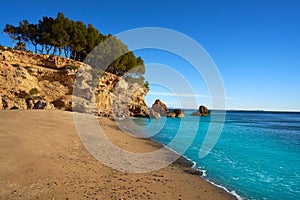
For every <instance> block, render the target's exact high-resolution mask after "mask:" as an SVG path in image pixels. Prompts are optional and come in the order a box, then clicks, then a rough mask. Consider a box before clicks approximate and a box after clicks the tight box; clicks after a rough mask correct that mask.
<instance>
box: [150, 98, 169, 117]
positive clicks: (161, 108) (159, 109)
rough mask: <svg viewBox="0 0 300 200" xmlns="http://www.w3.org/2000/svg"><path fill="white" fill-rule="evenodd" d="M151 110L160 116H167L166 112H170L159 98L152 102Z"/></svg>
mask: <svg viewBox="0 0 300 200" xmlns="http://www.w3.org/2000/svg"><path fill="white" fill-rule="evenodd" d="M151 110H153V111H154V112H156V113H159V114H160V116H167V114H168V113H169V112H170V111H169V109H168V107H167V106H166V104H164V103H163V102H162V101H161V100H160V99H156V100H155V102H154V104H152V107H151ZM151 110H150V111H151Z"/></svg>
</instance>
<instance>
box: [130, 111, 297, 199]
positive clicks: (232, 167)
mask: <svg viewBox="0 0 300 200" xmlns="http://www.w3.org/2000/svg"><path fill="white" fill-rule="evenodd" d="M172 109H173V108H172ZM193 111H195V110H189V109H188V110H186V109H185V117H184V118H161V119H159V120H151V119H147V118H134V119H133V120H134V121H135V123H136V124H137V125H139V126H141V127H143V128H142V129H143V131H144V132H145V133H147V134H149V135H150V136H151V137H150V138H151V139H153V140H155V141H157V142H159V143H161V144H163V145H165V146H167V147H168V148H170V149H172V150H174V151H175V152H182V149H183V146H185V145H186V144H185V142H184V141H185V139H186V140H191V138H189V137H192V136H191V135H193V134H192V133H193V132H195V135H193V137H194V138H192V143H191V144H190V145H189V147H188V148H187V149H186V151H185V152H184V153H183V156H184V157H186V158H187V159H189V160H190V161H192V162H193V163H195V166H194V167H195V168H196V169H198V170H201V171H202V172H203V177H204V178H205V179H206V180H208V181H209V182H211V183H213V184H215V185H217V186H219V187H222V188H224V189H225V190H226V191H228V192H229V193H232V194H234V195H235V196H236V197H238V198H239V199H299V198H300V174H299V168H300V113H299V112H291V111H285V112H282V111H249V110H246V111H241V110H227V111H226V118H225V121H224V126H223V130H222V132H221V134H220V137H219V138H218V141H217V143H216V145H215V146H214V147H213V149H212V150H211V151H210V152H209V153H208V154H207V155H206V156H205V157H204V158H200V157H199V150H200V148H201V145H202V142H203V140H204V137H205V136H206V134H207V130H208V127H209V126H211V127H212V130H214V129H213V128H214V123H216V124H218V123H223V121H222V116H221V115H220V118H218V111H212V115H213V116H214V117H195V116H189V115H190V114H191V113H192V112H193ZM210 124H211V125H210ZM182 125H183V126H182ZM155 127H162V128H161V130H159V131H158V132H156V133H154V131H157V128H155ZM195 127H197V130H195ZM177 134H180V135H183V136H181V137H179V138H180V139H178V138H177V137H176V135H177ZM185 137H186V138H185Z"/></svg>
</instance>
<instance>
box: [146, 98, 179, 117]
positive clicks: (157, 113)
mask: <svg viewBox="0 0 300 200" xmlns="http://www.w3.org/2000/svg"><path fill="white" fill-rule="evenodd" d="M165 116H166V117H184V111H183V110H179V109H175V110H174V111H173V112H171V111H170V110H169V108H168V107H167V106H166V104H164V103H163V102H162V101H161V100H160V99H156V100H155V102H154V103H153V104H152V107H151V109H150V117H151V118H154V119H159V118H160V117H165Z"/></svg>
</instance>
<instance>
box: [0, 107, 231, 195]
mask: <svg viewBox="0 0 300 200" xmlns="http://www.w3.org/2000/svg"><path fill="white" fill-rule="evenodd" d="M99 121H100V124H101V127H102V129H103V130H104V131H105V133H107V137H108V138H109V139H110V140H111V141H112V142H113V143H114V144H116V145H118V146H119V147H121V148H123V149H126V150H127V151H132V152H151V151H155V150H156V149H158V148H160V147H161V145H159V144H157V143H155V142H153V141H150V140H148V139H140V138H136V137H133V136H130V135H128V134H125V133H124V132H122V131H121V130H120V129H119V127H118V126H117V125H116V124H115V123H114V121H113V120H111V119H108V118H100V119H99ZM150 162H155V160H153V161H150ZM0 199H164V200H167V199H188V200H189V199H225V200H226V199H235V197H233V196H232V195H230V194H228V193H227V192H225V191H224V190H222V189H220V188H218V187H216V186H214V185H212V184H210V183H209V182H207V181H205V180H204V179H202V178H201V177H200V176H199V175H197V173H195V171H193V170H191V169H190V163H189V162H187V161H186V160H185V159H182V158H181V159H179V160H178V161H177V162H175V163H173V164H171V165H169V166H167V167H165V168H162V169H160V170H157V171H152V172H148V173H138V174H137V173H125V172H120V171H117V170H115V169H112V168H110V167H107V166H105V165H104V164H102V163H101V162H100V161H98V160H97V159H95V158H94V157H93V156H92V155H91V154H90V153H89V152H88V151H87V149H86V148H85V147H84V146H83V144H82V142H81V140H80V138H79V136H78V133H77V132H76V129H75V126H74V122H73V115H72V113H71V112H64V111H43V110H38V111H32V110H11V111H0Z"/></svg>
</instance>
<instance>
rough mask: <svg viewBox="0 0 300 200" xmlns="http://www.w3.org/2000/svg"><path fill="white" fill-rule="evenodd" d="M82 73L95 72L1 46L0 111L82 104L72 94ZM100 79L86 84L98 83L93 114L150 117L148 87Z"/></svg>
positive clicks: (68, 107) (66, 107) (111, 77)
mask: <svg viewBox="0 0 300 200" xmlns="http://www.w3.org/2000/svg"><path fill="white" fill-rule="evenodd" d="M79 70H83V71H91V70H92V69H91V67H90V66H88V65H86V64H84V63H82V62H78V61H73V60H71V59H66V58H62V57H58V56H52V55H41V54H34V53H32V52H23V51H17V50H11V49H8V48H6V47H1V48H0V91H1V92H0V109H61V110H72V109H74V108H75V107H76V106H77V107H78V105H76V103H78V102H79V101H74V99H75V100H76V99H83V98H82V97H77V96H76V94H75V93H73V90H74V81H75V79H76V77H78V76H76V75H78V74H77V73H78V71H79ZM99 77H100V78H99V79H97V80H88V81H87V82H88V84H90V85H91V82H93V84H95V88H93V91H92V94H91V95H92V97H93V98H91V97H90V98H89V100H92V101H93V102H92V103H93V104H91V105H92V109H91V111H93V112H95V113H97V114H99V115H101V116H117V117H128V116H148V109H147V105H146V103H145V100H144V97H145V95H146V94H147V92H148V89H147V88H145V87H144V86H142V85H139V84H137V83H128V82H126V81H125V80H124V79H123V78H122V77H118V76H116V75H114V74H110V73H106V72H104V73H102V74H101V76H99ZM76 80H77V79H76ZM87 88H88V86H86V89H87ZM89 90H90V89H89ZM86 92H87V93H86V95H88V94H89V92H88V91H87V90H86ZM74 94H75V96H74ZM72 99H73V101H72ZM86 99H87V98H85V101H86ZM81 103H82V102H81ZM79 110H80V109H79Z"/></svg>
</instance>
